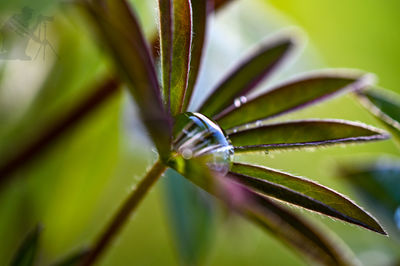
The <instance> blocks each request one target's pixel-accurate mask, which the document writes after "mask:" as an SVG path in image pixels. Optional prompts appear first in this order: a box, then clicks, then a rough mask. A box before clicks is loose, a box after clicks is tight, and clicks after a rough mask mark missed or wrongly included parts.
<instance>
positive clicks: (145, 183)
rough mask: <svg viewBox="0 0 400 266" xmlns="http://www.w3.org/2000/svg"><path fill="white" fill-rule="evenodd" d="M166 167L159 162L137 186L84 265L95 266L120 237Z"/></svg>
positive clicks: (90, 252)
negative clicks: (112, 243) (120, 232)
mask: <svg viewBox="0 0 400 266" xmlns="http://www.w3.org/2000/svg"><path fill="white" fill-rule="evenodd" d="M166 168H167V167H166V166H165V165H164V164H163V163H162V162H161V161H157V162H156V163H155V164H154V165H153V167H152V168H151V169H150V171H149V172H148V173H147V175H146V176H145V177H144V178H143V179H142V181H141V182H140V183H139V184H138V185H137V187H136V188H135V189H134V190H133V191H132V193H131V194H130V195H129V196H128V198H127V199H126V200H125V202H124V203H123V204H122V206H121V207H120V209H119V210H118V212H117V213H116V215H115V216H114V218H113V219H112V220H111V223H110V224H109V225H108V226H107V227H106V229H105V230H104V232H103V233H102V234H101V236H100V237H99V239H98V240H97V241H96V244H95V245H94V247H93V249H91V251H89V254H88V255H87V257H86V258H85V259H84V260H83V263H82V265H85V266H88V265H93V264H94V263H95V262H96V260H97V259H98V258H99V257H100V256H101V255H102V253H104V251H105V250H106V248H107V247H108V246H109V245H110V243H111V242H112V241H113V240H114V238H115V237H116V236H117V235H118V233H119V231H120V230H121V229H122V226H123V225H124V224H125V222H126V221H127V220H128V218H129V216H130V215H131V214H132V212H133V211H134V210H135V209H136V207H137V206H138V205H139V203H140V202H141V200H142V199H143V198H144V196H145V195H146V194H147V192H148V191H149V189H150V188H151V187H152V186H153V184H154V183H155V182H156V181H157V180H158V179H159V177H160V176H161V175H162V173H164V171H165V170H166Z"/></svg>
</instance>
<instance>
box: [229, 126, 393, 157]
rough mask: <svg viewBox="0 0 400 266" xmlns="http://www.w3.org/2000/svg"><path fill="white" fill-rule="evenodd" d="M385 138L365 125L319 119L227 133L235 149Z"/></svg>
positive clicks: (246, 149) (327, 143)
mask: <svg viewBox="0 0 400 266" xmlns="http://www.w3.org/2000/svg"><path fill="white" fill-rule="evenodd" d="M228 134H229V133H228ZM388 137H389V135H388V134H386V133H385V132H384V131H382V130H380V129H377V128H374V127H371V126H367V125H365V124H361V123H356V122H350V121H344V120H319V119H315V120H298V121H290V122H283V123H274V124H268V125H263V126H259V127H255V128H251V129H243V130H239V131H237V132H235V133H231V134H229V138H230V140H231V141H232V144H233V146H235V151H236V152H247V151H260V150H266V151H268V150H276V149H290V148H303V147H313V146H321V145H322V146H326V145H334V144H340V143H349V142H362V141H373V140H381V139H386V138H388Z"/></svg>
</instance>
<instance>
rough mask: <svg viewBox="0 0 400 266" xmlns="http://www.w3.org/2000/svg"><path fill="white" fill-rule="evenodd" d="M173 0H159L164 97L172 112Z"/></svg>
mask: <svg viewBox="0 0 400 266" xmlns="http://www.w3.org/2000/svg"><path fill="white" fill-rule="evenodd" d="M172 5H173V4H172V1H171V0H159V1H158V7H159V10H160V54H161V56H160V57H161V72H162V87H163V96H164V101H165V103H166V109H167V110H170V104H171V98H170V92H171V73H172V47H173V45H172V39H173V33H172V31H173V25H174V23H173V18H172V16H173V11H172Z"/></svg>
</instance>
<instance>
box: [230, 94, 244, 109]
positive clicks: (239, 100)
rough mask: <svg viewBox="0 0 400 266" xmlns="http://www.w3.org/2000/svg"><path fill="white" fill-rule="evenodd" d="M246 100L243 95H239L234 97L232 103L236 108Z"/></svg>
mask: <svg viewBox="0 0 400 266" xmlns="http://www.w3.org/2000/svg"><path fill="white" fill-rule="evenodd" d="M246 102H247V98H246V97H245V96H240V97H239V98H236V99H235V100H234V101H233V105H235V107H236V108H238V107H240V106H241V105H242V104H245V103H246Z"/></svg>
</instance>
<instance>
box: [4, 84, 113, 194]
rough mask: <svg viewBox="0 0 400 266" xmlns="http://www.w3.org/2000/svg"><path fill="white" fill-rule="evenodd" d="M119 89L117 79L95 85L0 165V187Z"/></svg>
mask: <svg viewBox="0 0 400 266" xmlns="http://www.w3.org/2000/svg"><path fill="white" fill-rule="evenodd" d="M119 87H120V82H119V81H118V79H116V78H105V79H104V80H103V81H102V82H101V83H100V84H98V85H96V88H95V89H94V90H93V92H92V93H91V94H90V95H89V96H88V97H87V98H85V99H84V100H82V101H81V103H79V104H78V105H77V106H75V107H74V108H73V109H72V110H71V111H70V112H69V113H68V114H66V115H65V116H64V117H57V118H56V119H54V123H53V124H50V125H49V126H48V127H47V128H46V129H45V130H44V131H43V132H42V133H41V134H40V135H39V136H37V137H36V138H33V139H34V140H33V141H32V142H31V143H30V144H29V145H27V146H26V147H24V148H23V149H22V150H20V151H19V152H18V153H16V154H15V155H14V156H13V157H11V158H8V159H7V160H5V163H4V164H2V165H0V187H2V186H3V185H4V184H5V183H6V182H7V181H9V180H10V179H11V177H12V174H13V173H14V172H15V171H16V170H18V169H20V168H21V167H22V166H25V165H26V164H28V163H29V162H31V161H32V160H33V159H35V158H37V156H38V155H40V154H41V153H42V152H44V151H45V150H47V148H49V147H50V146H51V145H52V144H53V143H54V142H55V141H56V140H57V139H59V138H60V137H61V136H62V135H63V134H65V133H66V132H67V131H68V130H70V129H71V128H73V127H74V126H76V125H77V124H78V123H79V122H81V121H82V120H83V119H84V118H85V117H87V116H88V115H89V114H91V113H92V112H93V111H94V110H96V108H99V107H100V106H101V105H102V104H103V103H104V102H105V101H106V100H107V99H109V98H110V97H111V96H113V95H115V94H116V93H117V92H118V91H119Z"/></svg>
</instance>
